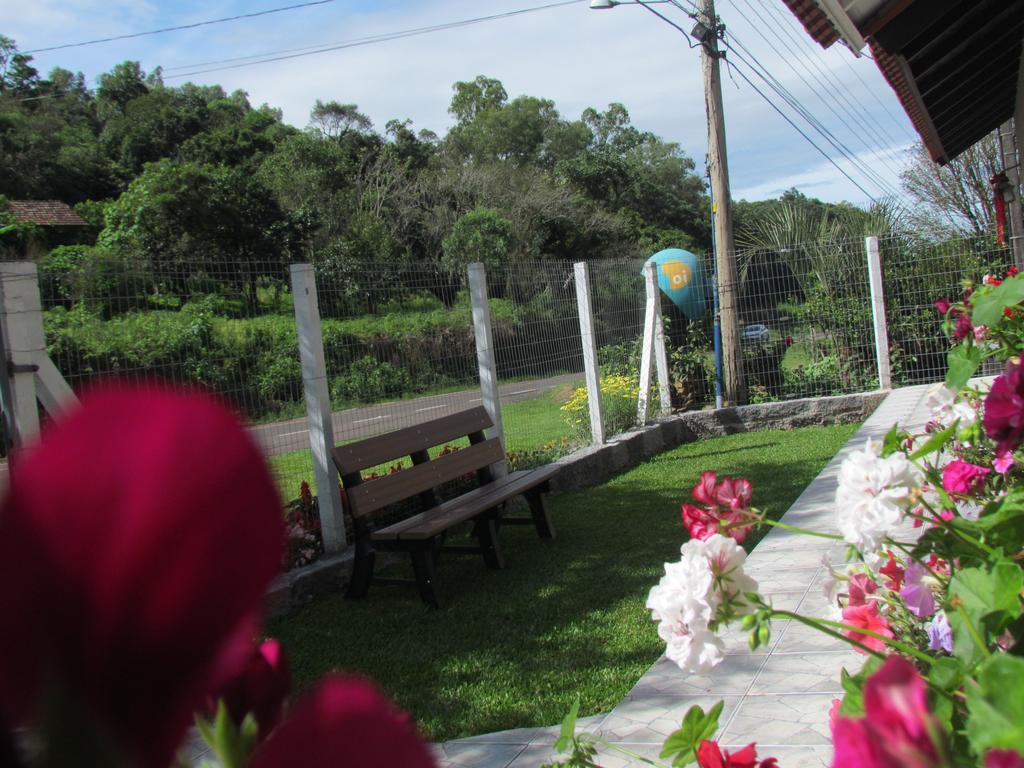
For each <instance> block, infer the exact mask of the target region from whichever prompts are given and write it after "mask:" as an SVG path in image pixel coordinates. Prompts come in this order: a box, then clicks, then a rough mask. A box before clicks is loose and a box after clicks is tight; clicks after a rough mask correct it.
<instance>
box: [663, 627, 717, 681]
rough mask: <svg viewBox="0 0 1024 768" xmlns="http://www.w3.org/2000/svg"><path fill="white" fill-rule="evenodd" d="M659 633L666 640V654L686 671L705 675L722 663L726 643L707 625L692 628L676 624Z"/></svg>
mask: <svg viewBox="0 0 1024 768" xmlns="http://www.w3.org/2000/svg"><path fill="white" fill-rule="evenodd" d="M663 627H666V625H664V624H662V625H661V626H659V627H658V635H659V636H660V637H661V639H662V640H664V641H665V656H666V657H667V658H668V659H669V660H670V661H673V662H675V664H676V666H678V667H679V668H680V669H681V670H683V671H684V672H691V673H693V674H697V675H704V674H707V673H708V672H710V671H711V670H712V669H714V668H715V667H717V666H718V665H719V664H721V663H722V658H723V656H724V651H725V644H724V643H723V642H722V640H721V638H719V637H718V636H717V635H716V634H715V633H714V632H712V631H710V630H709V629H707V628H706V627H705V628H704V629H699V628H698V629H696V630H692V629H691V628H689V627H687V626H685V625H674V626H672V627H667V628H666V630H665V631H663Z"/></svg>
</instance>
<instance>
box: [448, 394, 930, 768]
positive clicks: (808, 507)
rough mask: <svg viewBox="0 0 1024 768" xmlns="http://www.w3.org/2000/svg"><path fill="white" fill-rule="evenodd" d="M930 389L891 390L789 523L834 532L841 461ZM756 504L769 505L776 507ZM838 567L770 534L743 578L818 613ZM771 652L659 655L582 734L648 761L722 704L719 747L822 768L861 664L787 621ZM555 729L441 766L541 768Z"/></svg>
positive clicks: (738, 649) (815, 549)
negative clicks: (692, 660) (695, 666)
mask: <svg viewBox="0 0 1024 768" xmlns="http://www.w3.org/2000/svg"><path fill="white" fill-rule="evenodd" d="M925 391H926V387H923V386H922V387H908V388H905V389H899V390H896V391H894V392H892V394H890V395H889V396H888V397H887V398H886V399H885V401H884V402H883V403H882V405H880V406H879V408H878V409H877V410H876V411H875V413H874V414H872V416H871V417H870V418H869V419H868V420H867V421H866V422H865V423H864V425H863V426H862V427H861V428H860V430H858V432H857V433H856V434H855V435H854V436H853V437H852V438H851V439H850V442H849V443H848V444H847V445H846V446H845V447H844V448H843V449H842V450H841V451H840V452H839V453H838V454H837V455H836V456H835V458H833V460H832V461H831V462H830V463H829V465H828V466H827V467H825V469H824V470H822V472H821V474H820V475H818V477H817V478H815V480H814V481H813V482H812V483H811V484H810V485H809V486H808V487H807V488H806V489H805V490H804V492H803V493H802V494H801V495H800V498H798V499H797V500H796V502H795V503H794V504H793V506H792V507H790V509H789V511H788V512H787V513H786V515H785V517H784V518H783V519H784V520H785V521H786V522H788V523H791V524H793V525H799V526H804V527H807V528H811V529H814V530H820V531H825V532H835V526H834V523H833V499H834V497H835V489H836V476H837V473H838V471H839V465H840V464H841V463H842V461H843V459H844V458H845V457H846V455H847V454H848V453H849V452H850V451H852V450H855V449H856V448H859V447H861V446H863V444H864V441H865V440H866V439H867V438H869V437H873V438H878V439H880V438H881V437H882V436H884V435H885V433H886V432H887V431H888V430H889V428H890V427H891V426H892V425H893V423H894V422H896V421H899V422H900V423H901V424H902V425H903V426H904V427H906V428H908V429H910V430H911V431H915V430H919V429H920V428H922V427H923V426H924V423H925V421H926V420H927V409H926V408H925V407H924V403H923V401H924V396H925ZM754 493H755V496H754V499H755V502H756V503H759V504H761V505H768V504H770V503H771V500H770V499H758V498H757V489H756V488H755V489H754ZM826 553H829V554H830V555H831V557H832V559H833V560H834V561H839V562H841V561H842V560H843V553H844V547H843V546H841V545H837V544H836V543H835V542H833V541H830V540H828V539H818V538H812V537H809V536H798V535H795V534H792V533H789V532H787V531H784V530H782V529H779V528H775V529H773V530H772V531H771V532H770V533H769V534H768V536H766V537H765V538H764V539H763V540H762V541H761V542H760V543H759V544H758V545H757V547H756V548H755V549H754V551H753V552H752V553H751V555H750V557H749V558H748V559H747V572H748V573H749V574H750V575H751V576H753V577H754V578H755V579H757V580H758V582H759V585H760V591H761V593H762V594H763V595H765V596H766V597H770V598H771V600H772V602H773V604H774V605H775V606H776V607H778V608H784V609H791V610H793V609H795V610H797V611H799V612H800V613H803V614H806V615H810V616H819V617H823V616H824V615H825V609H826V603H825V599H824V597H823V595H822V591H821V583H822V580H823V579H824V576H825V570H824V568H823V566H822V565H821V560H822V556H823V555H824V554H826ZM773 629H774V633H773V637H772V642H771V644H770V645H769V647H768V648H761V649H759V651H758V653H756V654H751V653H750V651H749V650H748V649H747V645H746V637H745V636H743V635H742V634H741V633H739V632H735V633H732V634H730V635H728V637H727V643H728V655H727V656H726V658H725V660H724V661H723V662H722V664H721V665H720V666H718V667H717V668H716V669H715V670H714V671H713V672H712V673H711V674H709V675H707V676H702V677H696V676H693V675H684V674H683V673H682V672H681V671H680V670H679V669H678V668H677V667H676V666H675V665H674V664H672V663H671V662H667V661H666V660H665V659H664V658H662V659H660V660H658V661H657V662H656V663H655V664H654V666H652V667H651V668H650V669H649V670H648V671H647V673H646V674H645V675H644V676H643V677H642V678H640V680H639V681H638V682H637V684H636V685H635V686H634V687H633V689H632V690H631V691H630V692H629V694H628V695H627V696H626V698H625V699H624V700H623V701H622V702H621V703H620V704H619V705H618V706H617V707H615V709H613V710H612V711H611V712H609V713H608V714H607V715H601V716H597V717H593V718H588V719H587V720H585V721H582V726H583V728H584V729H585V730H588V731H589V732H591V733H596V734H598V735H600V736H601V737H602V738H604V739H605V740H607V741H610V742H613V743H615V744H619V745H621V746H622V747H624V748H626V749H628V750H630V751H631V752H634V753H636V754H639V755H642V756H644V757H646V758H657V757H658V753H659V751H660V748H661V744H662V742H663V741H664V739H665V736H666V735H668V734H669V733H671V732H672V731H673V730H675V729H676V728H678V727H679V722H680V720H681V719H682V716H683V714H684V713H685V712H686V710H687V709H688V708H689V707H690V706H691V705H693V704H700V705H701V706H702V707H704V708H705V709H707V708H708V707H709V706H710V705H712V704H714V703H715V702H717V701H718V700H720V699H722V700H724V701H725V709H724V711H723V713H722V718H721V721H720V722H721V730H720V732H719V742H720V744H721V745H722V746H724V747H726V748H729V747H730V746H731V747H742V746H744V745H746V744H748V743H749V742H751V741H756V742H757V744H758V751H759V753H760V754H761V756H775V757H777V758H778V759H779V765H780V766H781V768H807V767H809V766H815V767H817V766H827V765H829V762H830V757H831V747H830V746H829V729H828V711H829V707H830V705H831V703H832V699H833V698H836V697H837V696H838V695H840V693H841V689H840V686H839V672H840V669H841V668H842V667H843V666H844V665H846V666H848V667H849V668H850V669H851V671H852V670H855V669H858V668H859V667H860V665H861V663H862V657H861V656H858V655H857V654H856V653H853V652H852V651H850V650H848V646H846V645H845V644H844V643H842V642H840V641H837V640H833V639H831V638H828V637H826V636H825V635H823V634H821V633H819V632H817V631H815V630H812V629H809V628H807V627H804V626H802V625H800V624H796V623H791V622H777V623H775V625H774V627H773ZM557 730H558V729H557V727H551V728H521V729H517V730H513V731H504V732H502V733H492V734H486V735H484V736H475V737H473V738H469V739H459V740H458V741H449V742H446V743H444V744H439V745H438V746H437V751H438V759H439V764H440V765H441V766H445V767H447V766H453V767H454V766H459V767H460V768H461V767H463V766H465V768H535V767H536V766H540V765H542V764H543V763H545V762H547V761H549V760H552V759H553V758H554V757H555V753H554V750H553V749H552V748H551V745H552V744H553V743H554V740H555V738H556V735H557ZM600 762H601V764H602V765H603V766H605V767H606V768H618V767H619V766H631V765H642V764H643V763H639V762H634V761H630V760H629V759H623V758H621V757H619V756H618V755H617V754H614V753H607V754H603V756H602V758H601V760H600Z"/></svg>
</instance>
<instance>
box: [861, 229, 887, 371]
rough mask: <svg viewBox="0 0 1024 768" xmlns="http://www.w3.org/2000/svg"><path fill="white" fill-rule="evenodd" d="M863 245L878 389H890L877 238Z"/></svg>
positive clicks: (883, 300) (880, 262)
mask: <svg viewBox="0 0 1024 768" xmlns="http://www.w3.org/2000/svg"><path fill="white" fill-rule="evenodd" d="M864 245H865V248H866V249H867V255H868V280H869V281H870V285H871V315H872V317H873V318H874V326H875V360H876V361H877V365H878V388H879V389H892V373H891V371H890V368H889V329H888V326H887V324H886V320H885V292H884V290H883V288H882V257H881V252H880V251H879V248H878V238H877V237H874V236H872V237H867V238H865V239H864Z"/></svg>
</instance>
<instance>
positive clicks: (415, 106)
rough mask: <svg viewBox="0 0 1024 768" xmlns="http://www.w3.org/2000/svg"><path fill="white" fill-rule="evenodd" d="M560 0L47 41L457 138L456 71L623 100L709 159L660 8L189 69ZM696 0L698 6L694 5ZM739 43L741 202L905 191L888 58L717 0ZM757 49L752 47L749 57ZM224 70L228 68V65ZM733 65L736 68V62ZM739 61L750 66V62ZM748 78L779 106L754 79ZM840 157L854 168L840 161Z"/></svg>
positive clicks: (109, 62)
mask: <svg viewBox="0 0 1024 768" xmlns="http://www.w3.org/2000/svg"><path fill="white" fill-rule="evenodd" d="M298 2H302V0H256V1H251V2H245V1H243V0H204V1H203V2H198V1H197V0H182V1H180V2H169V1H168V0H0V34H4V35H7V36H8V37H11V38H14V40H15V41H16V42H17V44H18V47H19V49H20V50H22V51H30V50H32V49H36V48H44V47H49V46H56V45H62V44H67V43H77V42H81V41H87V40H93V39H95V38H101V37H112V36H116V35H124V34H131V33H135V32H142V31H149V30H155V29H161V28H164V27H169V26H181V25H185V24H192V23H196V22H200V21H206V20H210V19H218V18H222V17H226V16H232V15H238V14H245V13H253V12H256V11H262V10H266V9H271V8H277V7H281V6H287V5H292V4H296V3H298ZM553 2H556V0H432V1H429V2H428V1H426V0H419V1H418V2H413V1H412V0H330V1H329V2H324V3H322V4H320V5H316V6H312V7H306V8H299V9H295V10H291V11H287V12H282V13H274V14H268V15H264V16H260V17H257V18H249V19H242V20H238V21H234V22H228V23H222V24H213V25H206V26H200V27H196V28H194V29H188V30H181V31H176V32H168V33H164V34H158V35H150V36H146V37H141V38H134V39H127V40H118V41H113V42H108V43H103V44H97V45H88V46H79V47H71V48H65V49H63V50H55V51H46V52H38V53H33V54H32V55H33V56H34V57H35V62H34V63H35V66H36V67H37V68H38V69H39V70H40V71H41V72H43V73H45V72H48V71H49V70H50V69H51V68H52V67H54V66H61V67H64V68H65V69H70V70H73V71H81V72H83V73H85V75H86V77H87V79H88V81H89V82H90V84H91V85H94V84H95V81H96V77H97V76H98V75H99V74H101V73H102V72H105V71H108V70H109V69H110V68H111V67H113V66H114V65H115V64H117V63H119V62H122V61H125V60H129V59H130V60H136V61H139V62H140V63H141V65H142V67H143V68H144V69H145V70H146V71H150V70H152V69H153V68H155V67H157V66H161V67H163V71H164V81H165V83H167V84H168V85H179V84H181V83H184V82H188V81H190V80H191V81H192V82H196V83H203V84H214V83H217V84H220V85H222V86H223V87H224V88H225V89H226V90H227V91H228V92H231V91H233V90H235V89H242V90H244V91H246V92H247V93H248V94H249V98H250V100H251V101H252V103H253V104H254V105H258V104H262V103H267V104H269V105H271V106H273V107H277V108H280V109H281V110H282V111H283V115H284V119H285V121H286V122H288V123H291V124H293V125H295V126H298V127H305V126H306V124H307V122H308V117H309V111H310V108H311V107H312V105H313V103H314V102H315V101H316V100H317V99H321V100H324V101H328V100H336V101H340V102H343V103H355V104H357V105H358V106H359V109H360V110H361V111H362V112H364V113H365V114H367V115H368V116H369V117H370V118H371V119H372V120H373V122H374V125H375V127H376V128H377V129H378V130H379V131H382V132H383V129H384V125H385V123H387V121H388V120H390V119H392V118H398V119H406V118H408V119H411V120H412V121H413V124H414V127H415V128H416V129H419V128H428V129H430V130H433V131H435V132H436V133H438V134H443V133H444V132H445V130H446V129H447V128H448V126H449V125H450V124H451V117H450V116H449V115H448V112H447V108H448V104H449V102H450V100H451V95H452V84H453V83H455V82H456V81H460V80H472V79H473V78H474V77H476V76H477V75H481V74H482V75H486V76H488V77H494V78H497V79H499V80H501V81H502V83H503V84H504V86H505V89H506V90H507V91H508V93H509V96H510V98H514V97H515V96H519V95H524V94H525V95H530V96H537V97H544V98H549V99H551V100H553V101H554V102H555V105H556V107H557V109H558V110H559V112H560V114H561V115H562V116H563V117H564V118H569V119H575V118H578V117H579V115H580V113H581V112H582V111H583V110H584V109H586V108H587V107H595V108H597V109H604V108H605V107H607V105H608V104H610V103H612V102H621V103H622V104H624V105H625V106H626V108H627V109H628V110H629V113H630V115H631V117H632V121H633V124H634V125H635V126H637V127H638V128H640V129H641V130H648V131H652V132H654V133H656V134H658V135H659V136H661V137H663V138H665V139H667V140H670V141H675V142H678V143H679V144H680V146H681V147H682V148H683V150H684V151H685V152H686V153H687V154H688V155H689V156H690V157H692V158H693V159H694V160H695V162H696V163H697V167H698V169H699V171H701V172H703V167H704V158H705V155H706V152H707V127H706V122H705V118H704V98H703V81H702V75H701V64H700V56H699V51H698V50H697V49H692V48H690V47H689V46H688V45H687V40H688V38H687V37H686V36H684V35H683V34H682V33H681V32H680V31H679V30H678V29H676V28H674V27H673V26H672V25H670V24H669V23H667V22H665V21H664V20H662V19H659V18H657V17H656V16H655V15H654V14H653V13H651V12H650V11H649V10H647V9H645V8H643V7H639V6H636V5H633V6H621V7H616V8H613V9H611V10H605V11H596V10H591V9H590V8H589V7H588V5H589V2H588V0H578V1H577V2H574V3H571V4H568V5H565V6H562V7H556V8H549V9H546V10H540V11H536V12H532V13H527V14H522V15H518V16H514V17H509V18H502V19H497V20H494V21H489V22H486V23H480V24H474V25H468V26H461V27H458V28H455V29H449V30H445V31H439V32H434V33H430V34H423V35H418V36H411V37H405V38H403V39H398V40H390V41H386V42H382V43H378V44H373V45H364V46H358V47H349V48H346V49H342V50H336V51H330V52H324V53H318V54H316V55H307V56H298V57H294V58H289V59H286V60H282V61H276V62H270V63H261V64H256V65H252V66H244V67H237V68H232V69H224V70H221V71H213V72H205V73H196V74H190V75H189V76H187V77H182V74H183V73H195V72H197V70H201V69H208V68H211V67H212V66H216V65H209V66H196V65H202V64H204V63H205V62H214V61H216V62H221V61H223V60H226V59H237V58H239V57H251V56H255V55H257V54H264V53H268V52H280V51H293V50H294V49H301V48H309V47H314V46H325V45H330V44H341V43H345V42H347V41H353V40H357V39H359V38H366V37H370V36H375V35H380V34H384V33H392V32H398V31H403V30H411V29H417V28H421V27H427V26H434V25H438V24H444V23H447V22H455V21H463V20H467V19H473V18H476V17H481V16H490V15H493V14H499V13H505V12H509V11H515V10H520V9H526V8H534V7H538V6H543V5H548V4H551V3H553ZM688 2H689V0H686V2H684V3H683V4H684V5H686V4H688ZM716 6H717V13H718V15H719V16H720V17H721V19H722V22H723V23H724V24H725V26H726V34H727V35H728V36H729V38H730V39H731V40H732V41H733V46H734V51H733V52H730V53H729V54H728V55H727V60H732V61H733V62H734V63H733V64H732V67H729V66H727V67H726V68H725V69H724V70H723V86H722V87H723V97H724V100H725V121H726V134H727V143H728V161H729V170H730V177H731V185H732V195H733V198H734V199H747V200H760V199H768V198H773V197H778V196H779V195H780V194H781V193H782V192H783V191H785V190H787V189H789V188H792V187H796V188H797V189H799V190H800V191H801V192H803V193H804V194H806V195H808V196H810V197H818V198H820V199H823V200H827V201H833V202H835V201H840V200H848V201H850V202H853V203H857V204H860V205H864V204H868V203H869V202H870V201H871V200H872V199H875V200H878V199H882V198H883V197H886V196H887V195H891V194H898V193H899V188H900V184H899V172H900V169H901V167H902V166H903V165H904V164H905V162H906V156H907V153H908V152H909V151H910V149H911V147H912V145H913V143H914V142H915V141H916V138H917V137H916V134H915V133H914V132H913V129H912V127H911V125H910V121H909V120H908V119H907V117H906V115H905V113H904V112H903V109H902V108H901V107H900V105H899V102H898V101H897V100H896V98H895V96H894V94H893V92H892V90H891V89H890V88H889V86H888V85H887V84H886V83H885V81H884V80H883V78H882V76H881V74H880V73H879V72H878V70H877V68H876V67H875V65H874V63H873V62H871V61H870V60H869V59H867V58H866V57H861V58H855V57H854V56H853V54H852V53H851V52H850V51H849V50H847V49H846V48H844V47H842V46H841V45H838V44H837V45H834V46H833V47H832V48H831V49H829V50H827V51H825V50H822V49H821V48H820V47H819V46H818V45H817V44H816V43H814V42H813V41H812V40H811V39H810V38H809V37H808V36H807V35H806V33H805V32H804V31H803V28H802V27H801V26H800V25H799V23H798V22H797V21H796V19H795V18H793V17H792V15H791V14H790V13H789V11H788V10H787V9H786V7H785V5H784V4H783V3H782V0H717V3H716ZM652 7H655V8H657V10H659V11H660V12H661V13H663V14H664V15H665V16H666V17H667V18H669V19H670V20H671V21H673V22H674V23H676V24H678V25H679V26H680V27H682V28H683V29H690V28H691V27H692V25H693V21H692V20H691V19H689V18H687V16H686V15H685V14H684V13H683V12H682V11H680V10H679V9H677V8H674V7H671V6H669V5H665V4H662V5H659V6H652ZM740 57H742V59H746V62H747V63H744V62H743V61H742V60H741V58H740ZM755 60H756V64H757V66H758V67H760V68H763V70H765V71H767V72H768V73H770V75H772V76H774V77H775V78H777V79H778V81H779V82H781V84H782V85H783V86H785V88H786V89H788V90H789V91H790V92H791V93H792V94H793V95H794V96H795V97H796V99H797V101H798V102H799V103H800V105H802V107H803V108H804V109H806V110H807V111H808V112H809V113H810V114H811V116H812V118H813V119H815V120H816V121H818V122H819V123H820V124H822V125H823V126H825V127H826V128H827V129H828V130H829V131H831V133H832V135H833V137H834V138H833V140H832V141H834V142H835V144H837V145H839V146H838V148H837V147H836V146H834V145H833V143H830V141H829V139H826V138H823V137H822V136H821V135H820V134H818V133H815V132H814V130H813V129H812V128H811V127H810V126H809V125H808V124H807V123H806V122H804V121H803V119H802V118H800V117H799V116H797V115H796V114H795V112H794V111H793V110H792V109H791V108H790V107H789V106H787V105H786V104H784V102H783V101H782V99H781V98H779V97H778V96H776V95H775V94H773V93H771V91H770V90H769V89H768V87H767V85H766V84H765V83H764V81H763V80H760V79H758V76H757V75H756V74H755V73H754V71H753V69H752V68H751V67H752V66H753V65H755ZM219 66H224V65H223V64H221V65H219ZM733 68H735V69H733ZM741 73H742V74H741ZM743 74H745V75H746V77H747V78H749V79H750V80H751V81H752V82H753V83H754V84H755V85H757V86H758V87H759V88H760V89H761V91H762V92H764V93H765V94H766V95H770V96H771V97H772V99H771V102H770V103H769V101H768V100H766V99H765V98H763V97H762V96H760V95H758V94H757V93H756V92H755V91H754V90H753V88H751V87H750V85H748V83H746V82H744V80H743V76H742V75H743ZM773 104H774V105H775V107H777V108H779V109H782V110H783V111H784V112H785V113H786V114H787V115H789V117H790V119H791V120H793V121H794V122H796V123H797V125H798V126H799V127H800V129H801V130H803V132H804V133H806V134H808V135H809V136H810V137H811V139H812V140H813V141H814V142H815V143H816V144H817V145H818V146H819V147H820V148H821V149H823V150H825V151H826V153H827V154H828V155H829V156H830V157H831V158H832V160H831V161H830V160H829V159H826V157H824V156H823V155H822V154H821V153H820V152H819V151H818V150H816V149H815V148H814V147H813V146H812V145H811V144H810V143H808V141H807V140H806V139H805V138H803V137H801V135H800V134H799V133H798V132H797V131H796V130H795V129H794V128H793V127H792V126H790V125H789V124H787V122H786V121H785V120H784V119H783V118H782V117H780V116H779V114H778V112H777V111H776V109H774V108H773V106H772V105H773ZM836 166H839V168H841V169H842V170H843V171H845V172H846V173H847V174H849V176H851V177H852V179H853V180H852V181H851V180H850V179H848V178H846V177H845V176H844V175H843V173H841V171H840V170H839V169H838V168H837V167H836Z"/></svg>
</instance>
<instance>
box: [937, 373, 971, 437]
mask: <svg viewBox="0 0 1024 768" xmlns="http://www.w3.org/2000/svg"><path fill="white" fill-rule="evenodd" d="M925 402H926V403H927V404H928V407H929V408H930V409H931V412H932V418H933V419H934V420H935V421H937V422H938V423H939V424H941V425H943V426H949V425H950V424H952V423H953V422H955V421H956V420H957V419H959V420H960V427H961V428H963V427H969V426H971V425H972V424H973V423H974V422H976V421H977V420H978V412H977V411H976V410H974V408H973V407H972V406H971V404H970V403H968V402H967V401H965V400H960V399H958V395H957V393H956V392H954V391H953V390H951V389H949V388H948V387H947V386H946V385H945V384H942V383H939V384H933V385H932V386H931V387H929V388H928V394H927V396H926V397H925Z"/></svg>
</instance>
